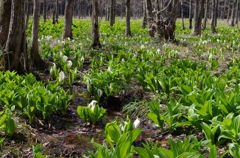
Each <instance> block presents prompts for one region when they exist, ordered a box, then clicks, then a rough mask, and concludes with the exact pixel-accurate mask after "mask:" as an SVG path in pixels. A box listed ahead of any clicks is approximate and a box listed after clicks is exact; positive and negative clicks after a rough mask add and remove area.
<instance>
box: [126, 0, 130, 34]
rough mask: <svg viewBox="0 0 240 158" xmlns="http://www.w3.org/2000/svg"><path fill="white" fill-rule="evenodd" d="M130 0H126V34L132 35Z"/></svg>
mask: <svg viewBox="0 0 240 158" xmlns="http://www.w3.org/2000/svg"><path fill="white" fill-rule="evenodd" d="M130 6H131V5H130V0H126V35H127V36H131V26H130V18H131V8H130Z"/></svg>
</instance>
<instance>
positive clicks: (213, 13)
mask: <svg viewBox="0 0 240 158" xmlns="http://www.w3.org/2000/svg"><path fill="white" fill-rule="evenodd" d="M216 3H217V0H212V23H211V32H212V33H216V29H215V19H216V18H217V15H216V13H217V4H216Z"/></svg>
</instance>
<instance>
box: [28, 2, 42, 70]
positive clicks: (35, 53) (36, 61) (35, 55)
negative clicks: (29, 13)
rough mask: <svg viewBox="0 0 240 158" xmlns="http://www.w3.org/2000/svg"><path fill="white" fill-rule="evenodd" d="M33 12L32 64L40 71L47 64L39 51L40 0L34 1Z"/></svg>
mask: <svg viewBox="0 0 240 158" xmlns="http://www.w3.org/2000/svg"><path fill="white" fill-rule="evenodd" d="M33 2H34V10H33V24H32V38H31V41H32V43H31V62H32V64H33V66H34V67H36V68H38V69H41V70H42V69H44V68H45V63H44V61H43V60H42V59H41V56H40V55H39V49H38V30H39V16H40V4H39V0H34V1H33Z"/></svg>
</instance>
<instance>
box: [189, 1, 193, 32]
mask: <svg viewBox="0 0 240 158" xmlns="http://www.w3.org/2000/svg"><path fill="white" fill-rule="evenodd" d="M192 8H193V0H190V2H189V29H192V17H193V14H192Z"/></svg>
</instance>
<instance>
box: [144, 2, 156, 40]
mask: <svg viewBox="0 0 240 158" xmlns="http://www.w3.org/2000/svg"><path fill="white" fill-rule="evenodd" d="M146 11H147V24H148V34H149V36H151V37H153V36H154V34H155V31H156V28H154V27H153V23H154V17H153V10H152V2H151V0H146Z"/></svg>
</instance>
